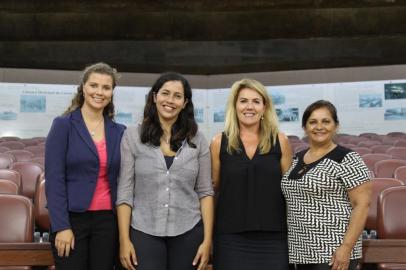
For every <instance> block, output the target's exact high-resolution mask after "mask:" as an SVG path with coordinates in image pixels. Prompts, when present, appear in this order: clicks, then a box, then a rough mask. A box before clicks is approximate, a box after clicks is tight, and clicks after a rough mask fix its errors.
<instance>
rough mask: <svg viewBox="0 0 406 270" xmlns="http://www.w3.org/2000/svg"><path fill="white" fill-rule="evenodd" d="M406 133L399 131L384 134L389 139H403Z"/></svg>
mask: <svg viewBox="0 0 406 270" xmlns="http://www.w3.org/2000/svg"><path fill="white" fill-rule="evenodd" d="M405 134H406V133H404V132H401V131H392V132H389V133H388V134H386V135H387V136H389V137H397V138H398V137H400V138H401V137H403V136H404V135H405Z"/></svg>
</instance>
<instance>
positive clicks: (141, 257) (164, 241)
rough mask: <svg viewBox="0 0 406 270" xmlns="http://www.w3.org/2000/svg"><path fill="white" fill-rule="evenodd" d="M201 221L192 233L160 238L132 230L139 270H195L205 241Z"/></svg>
mask: <svg viewBox="0 0 406 270" xmlns="http://www.w3.org/2000/svg"><path fill="white" fill-rule="evenodd" d="M203 237H204V230H203V224H202V222H201V221H200V222H199V223H198V224H197V225H196V226H195V227H194V228H193V229H191V230H190V231H188V232H186V233H184V234H181V235H178V236H167V237H159V236H153V235H149V234H146V233H143V232H141V231H138V230H134V229H131V241H132V242H133V245H134V248H135V253H136V255H137V261H138V266H137V267H136V268H137V270H194V269H196V267H195V266H193V265H192V262H193V259H194V257H195V256H196V253H197V249H198V248H199V246H200V244H201V243H202V241H203Z"/></svg>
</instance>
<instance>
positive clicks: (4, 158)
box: [0, 153, 15, 169]
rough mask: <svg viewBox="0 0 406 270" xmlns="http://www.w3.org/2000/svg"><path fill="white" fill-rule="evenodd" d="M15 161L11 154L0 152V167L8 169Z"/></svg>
mask: <svg viewBox="0 0 406 270" xmlns="http://www.w3.org/2000/svg"><path fill="white" fill-rule="evenodd" d="M14 161H15V157H14V156H13V155H11V154H6V153H0V169H8V168H9V167H10V165H11V164H12V163H13V162H14Z"/></svg>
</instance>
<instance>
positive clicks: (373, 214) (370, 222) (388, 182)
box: [365, 178, 403, 230]
mask: <svg viewBox="0 0 406 270" xmlns="http://www.w3.org/2000/svg"><path fill="white" fill-rule="evenodd" d="M371 183H372V194H371V203H370V205H369V210H368V217H367V222H366V224H365V228H366V229H368V230H376V229H377V223H376V222H377V220H376V219H377V207H378V199H379V195H380V194H381V192H382V191H383V190H385V189H387V188H389V187H395V186H402V185H403V182H402V181H400V180H398V179H394V178H372V181H371Z"/></svg>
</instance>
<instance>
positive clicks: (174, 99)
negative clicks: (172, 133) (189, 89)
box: [154, 81, 187, 123]
mask: <svg viewBox="0 0 406 270" xmlns="http://www.w3.org/2000/svg"><path fill="white" fill-rule="evenodd" d="M154 102H155V105H156V109H157V111H158V116H159V120H160V121H161V122H170V123H174V122H176V120H177V119H178V116H179V113H180V112H181V111H182V110H183V109H184V108H185V106H186V103H187V100H186V99H185V94H184V90H183V85H182V83H181V82H180V81H167V82H166V83H164V84H163V85H162V87H161V88H160V89H159V90H158V93H156V94H155V95H154Z"/></svg>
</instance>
